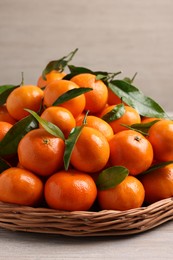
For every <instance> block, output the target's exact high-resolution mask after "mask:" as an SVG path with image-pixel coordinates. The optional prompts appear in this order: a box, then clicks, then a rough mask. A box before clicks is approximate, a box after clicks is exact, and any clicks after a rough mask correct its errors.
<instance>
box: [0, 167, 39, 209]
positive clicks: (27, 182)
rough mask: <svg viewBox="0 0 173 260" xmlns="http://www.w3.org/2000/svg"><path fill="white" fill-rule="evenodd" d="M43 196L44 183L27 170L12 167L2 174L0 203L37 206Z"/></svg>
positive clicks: (0, 176) (0, 175)
mask: <svg viewBox="0 0 173 260" xmlns="http://www.w3.org/2000/svg"><path fill="white" fill-rule="evenodd" d="M42 196H43V183H42V181H41V180H40V179H39V177H37V176H36V175H35V174H33V173H32V172H30V171H27V170H25V169H20V168H17V167H11V168H9V169H7V170H5V171H3V172H2V173H1V174H0V201H3V202H7V203H15V204H20V205H25V206H35V205H37V204H38V203H40V201H41V199H42Z"/></svg>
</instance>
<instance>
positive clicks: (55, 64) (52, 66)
mask: <svg viewBox="0 0 173 260" xmlns="http://www.w3.org/2000/svg"><path fill="white" fill-rule="evenodd" d="M77 51H78V49H75V50H74V51H72V52H70V53H69V54H68V55H67V56H64V57H62V58H61V59H59V60H53V61H50V62H49V63H48V64H47V66H46V67H45V69H44V70H43V72H42V78H43V79H44V80H46V74H48V73H50V72H51V71H52V70H57V71H59V72H62V71H63V70H64V69H65V67H66V66H67V64H68V63H69V62H70V61H71V60H72V58H73V56H74V55H75V54H76V52H77Z"/></svg>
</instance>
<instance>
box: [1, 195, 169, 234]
mask: <svg viewBox="0 0 173 260" xmlns="http://www.w3.org/2000/svg"><path fill="white" fill-rule="evenodd" d="M172 219H173V198H168V199H164V200H161V201H159V202H156V203H153V204H152V205H149V206H146V207H141V208H137V209H132V210H126V211H115V210H102V211H99V212H90V211H72V212H66V211H58V210H53V209H48V208H32V207H26V206H19V205H14V204H13V205H12V204H7V203H2V202H0V227H1V228H5V229H8V230H13V231H25V232H36V233H49V234H57V235H66V236H120V235H128V234H135V233H141V232H144V231H146V230H149V229H152V228H154V227H156V226H159V225H161V224H163V223H165V222H167V221H169V220H172Z"/></svg>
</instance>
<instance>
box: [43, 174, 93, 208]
mask: <svg viewBox="0 0 173 260" xmlns="http://www.w3.org/2000/svg"><path fill="white" fill-rule="evenodd" d="M44 194H45V199H46V202H47V204H48V206H49V207H50V208H53V209H58V210H68V211H74V210H89V209H90V208H91V206H92V205H93V203H94V201H95V199H96V196H97V188H96V184H95V182H94V181H93V179H92V178H91V176H89V175H88V174H86V173H84V172H79V171H76V170H69V171H59V172H57V173H55V174H53V175H52V176H50V177H49V178H48V180H47V181H46V183H45V190H44Z"/></svg>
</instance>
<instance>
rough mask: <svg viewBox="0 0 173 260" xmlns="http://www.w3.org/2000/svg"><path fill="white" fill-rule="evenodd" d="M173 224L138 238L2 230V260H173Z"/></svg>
mask: <svg viewBox="0 0 173 260" xmlns="http://www.w3.org/2000/svg"><path fill="white" fill-rule="evenodd" d="M172 239H173V223H172V222H167V223H166V224H163V225H161V226H159V227H157V228H155V229H152V230H150V231H147V232H144V233H140V234H138V235H132V236H123V237H91V238H75V237H64V236H56V235H47V234H31V233H21V232H13V231H4V230H2V229H0V259H2V260H31V259H32V260H37V259H38V260H40V259H45V260H49V259H61V260H64V259H86V260H88V259H105V260H106V259H121V260H126V259H128V260H134V259H147V260H154V259H159V260H166V259H170V260H171V259H172V255H173V247H172Z"/></svg>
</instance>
